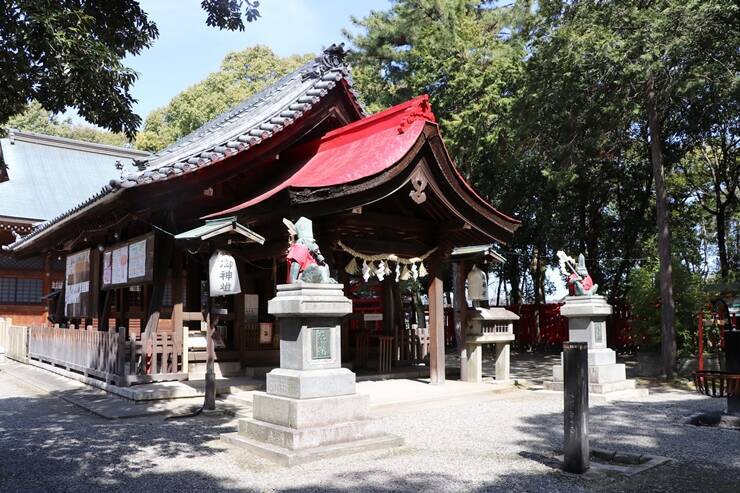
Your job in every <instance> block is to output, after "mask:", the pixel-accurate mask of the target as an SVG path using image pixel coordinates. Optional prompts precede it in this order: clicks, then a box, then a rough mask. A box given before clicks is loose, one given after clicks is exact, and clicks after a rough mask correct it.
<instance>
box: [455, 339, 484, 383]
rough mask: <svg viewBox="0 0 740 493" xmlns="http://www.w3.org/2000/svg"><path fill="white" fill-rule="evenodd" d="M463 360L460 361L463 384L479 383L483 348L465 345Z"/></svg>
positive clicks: (481, 375) (481, 379) (481, 378)
mask: <svg viewBox="0 0 740 493" xmlns="http://www.w3.org/2000/svg"><path fill="white" fill-rule="evenodd" d="M464 357H465V359H464V360H463V361H462V365H461V369H463V368H464V369H465V371H462V372H461V374H460V380H462V381H463V382H471V383H481V382H482V381H483V346H482V345H481V344H466V345H465V353H464Z"/></svg>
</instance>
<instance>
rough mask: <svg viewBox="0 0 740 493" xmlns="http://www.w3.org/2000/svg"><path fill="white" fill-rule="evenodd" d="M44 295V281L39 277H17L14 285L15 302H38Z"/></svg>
mask: <svg viewBox="0 0 740 493" xmlns="http://www.w3.org/2000/svg"><path fill="white" fill-rule="evenodd" d="M43 295H44V281H42V280H41V279H18V281H17V282H16V287H15V302H16V303H28V304H38V303H41V297H42V296H43Z"/></svg>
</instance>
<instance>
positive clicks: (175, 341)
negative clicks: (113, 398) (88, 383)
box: [28, 326, 187, 386]
mask: <svg viewBox="0 0 740 493" xmlns="http://www.w3.org/2000/svg"><path fill="white" fill-rule="evenodd" d="M28 330H29V336H28V358H29V362H30V363H31V364H34V365H35V366H46V367H51V368H62V369H64V370H66V371H67V372H74V373H77V374H82V375H83V376H85V377H88V378H93V379H96V380H101V381H105V382H106V383H112V384H115V385H118V386H128V385H131V384H132V383H146V382H154V381H164V380H184V379H186V378H187V369H185V370H183V368H182V367H183V361H182V341H180V340H179V338H177V337H175V336H173V334H171V333H161V334H160V333H158V334H154V337H153V339H150V340H148V341H146V340H145V341H143V342H142V340H141V338H137V337H136V336H134V335H132V336H131V337H130V338H129V339H126V329H125V328H123V327H121V328H119V329H118V330H114V329H110V330H109V331H107V332H104V331H98V330H93V328H92V326H89V327H88V328H87V330H85V329H75V328H74V327H70V328H68V329H65V328H59V327H58V326H55V327H31V328H30V329H28Z"/></svg>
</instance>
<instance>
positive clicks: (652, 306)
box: [627, 237, 705, 354]
mask: <svg viewBox="0 0 740 493" xmlns="http://www.w3.org/2000/svg"><path fill="white" fill-rule="evenodd" d="M648 243H649V245H647V248H648V249H649V250H654V249H655V243H656V239H655V238H654V237H653V238H651V239H650V240H648ZM658 277H659V265H658V259H657V257H655V256H654V257H651V258H649V259H647V260H646V261H643V262H642V263H641V264H640V265H639V266H637V267H635V268H634V269H633V270H632V272H631V274H630V278H629V283H628V288H627V301H628V302H629V304H630V306H631V308H632V315H633V322H632V326H633V330H634V335H635V336H636V339H637V340H638V341H640V348H641V349H643V350H658V348H659V347H660V289H659V280H658ZM673 286H674V301H675V303H676V319H675V327H676V337H677V344H678V348H679V351H681V352H684V353H687V354H693V353H695V352H696V330H697V329H696V327H697V319H696V316H697V313H699V310H700V309H701V307H702V305H703V304H704V302H705V294H704V288H705V283H704V282H703V280H702V278H701V276H700V275H699V274H697V273H695V272H692V271H691V270H690V268H689V267H688V266H687V265H686V264H684V263H681V262H674V263H673Z"/></svg>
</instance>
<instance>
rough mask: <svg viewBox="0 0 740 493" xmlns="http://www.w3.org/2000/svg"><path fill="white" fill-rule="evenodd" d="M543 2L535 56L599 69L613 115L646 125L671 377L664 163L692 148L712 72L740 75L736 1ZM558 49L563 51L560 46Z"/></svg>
mask: <svg viewBox="0 0 740 493" xmlns="http://www.w3.org/2000/svg"><path fill="white" fill-rule="evenodd" d="M540 8H541V14H542V19H543V22H542V23H541V24H540V25H539V26H538V32H537V35H536V39H535V42H534V43H533V52H534V56H533V58H535V57H538V56H539V57H541V58H546V57H547V56H548V54H550V55H553V56H557V57H558V59H561V60H566V61H568V66H570V67H574V68H575V69H576V70H557V71H556V73H557V74H559V75H558V76H557V77H558V78H564V79H569V80H578V81H580V80H583V79H586V78H588V76H589V74H591V75H593V76H594V79H595V82H597V83H598V85H596V86H595V89H596V90H597V91H604V90H607V91H608V96H607V101H608V103H609V104H611V105H614V107H615V108H616V111H615V112H614V114H615V115H621V118H620V120H619V122H620V123H622V124H624V123H626V124H627V126H626V127H624V126H623V128H624V129H627V130H632V129H637V128H639V127H640V126H643V127H644V128H645V129H646V131H645V132H643V135H644V136H645V137H646V142H647V145H648V146H649V149H650V161H651V164H652V170H653V180H654V185H655V206H656V216H657V233H658V252H659V264H660V287H661V289H660V292H661V334H662V352H663V371H664V373H665V375H666V376H669V377H670V376H672V375H673V372H674V365H675V353H676V342H675V331H674V324H673V320H674V312H675V308H674V302H673V292H672V266H671V252H670V245H671V243H670V242H671V235H670V226H669V221H668V216H669V211H668V197H667V193H666V187H665V179H664V173H665V171H664V169H665V167H666V165H668V166H673V165H674V164H675V163H676V162H678V161H679V160H680V157H681V154H682V152H685V145H684V144H685V142H686V140H687V135H689V134H691V132H692V128H691V126H690V125H689V124H688V123H687V122H686V121H685V119H684V118H683V116H684V114H685V113H686V111H685V109H686V108H687V107H690V106H691V105H692V104H700V102H701V98H700V97H699V95H701V94H702V92H706V91H709V92H710V93H711V92H712V91H713V83H714V80H713V79H715V78H716V79H726V78H727V77H728V76H729V77H734V73H733V72H732V71H731V70H730V71H728V67H735V66H736V64H737V52H738V39H739V38H740V33H738V25H737V22H735V20H736V19H737V14H738V7H737V5H736V4H735V3H734V2H730V1H724V0H712V1H698V0H694V1H677V0H656V1H652V2H644V1H640V0H625V1H619V2H617V1H610V2H603V1H596V0H581V1H576V2H564V1H558V0H550V1H548V0H546V1H543V2H541V5H540ZM554 47H558V49H559V50H563V52H562V53H560V54H558V53H555V52H554ZM571 59H572V60H575V62H576V63H575V64H572V63H570V60H571ZM555 65H556V66H559V65H560V64H558V63H556V64H555ZM728 74H729V75H728ZM560 95H561V94H558V95H557V96H560ZM625 118H627V120H625Z"/></svg>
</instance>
